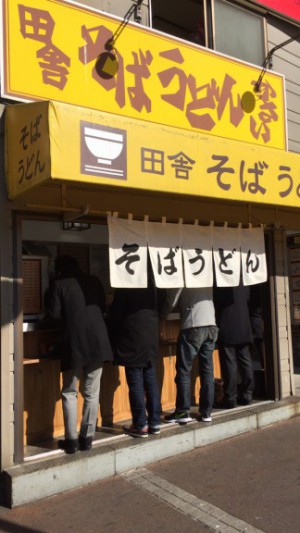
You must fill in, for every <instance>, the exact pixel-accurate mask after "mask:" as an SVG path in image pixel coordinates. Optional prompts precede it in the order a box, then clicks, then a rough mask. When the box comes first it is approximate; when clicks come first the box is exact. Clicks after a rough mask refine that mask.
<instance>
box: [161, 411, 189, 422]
mask: <svg viewBox="0 0 300 533" xmlns="http://www.w3.org/2000/svg"><path fill="white" fill-rule="evenodd" d="M192 420H193V419H192V417H191V416H190V413H187V412H183V413H182V412H179V411H174V413H171V414H170V415H166V416H165V417H164V421H165V422H166V423H167V424H170V423H171V422H176V423H177V424H187V423H188V422H192Z"/></svg>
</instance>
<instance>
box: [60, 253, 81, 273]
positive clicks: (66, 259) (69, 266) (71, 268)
mask: <svg viewBox="0 0 300 533" xmlns="http://www.w3.org/2000/svg"><path fill="white" fill-rule="evenodd" d="M55 271H56V274H60V275H61V276H62V277H75V276H77V275H78V274H79V272H80V267H79V265H78V262H77V259H75V257H71V256H70V255H60V256H58V257H57V258H56V260H55Z"/></svg>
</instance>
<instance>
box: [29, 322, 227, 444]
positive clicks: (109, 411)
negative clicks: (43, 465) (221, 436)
mask: <svg viewBox="0 0 300 533" xmlns="http://www.w3.org/2000/svg"><path fill="white" fill-rule="evenodd" d="M178 329H179V321H178V320H166V321H162V322H161V331H160V335H161V346H160V355H161V357H160V359H159V362H158V369H157V371H158V380H159V385H160V389H161V401H162V409H163V411H165V410H169V409H173V408H174V406H175V398H176V385H175V382H174V379H175V362H176V356H175V353H176V338H177V334H178ZM57 335H58V331H57V330H56V331H55V330H37V331H30V332H25V333H24V356H25V358H24V443H25V444H34V443H37V442H41V441H43V440H48V439H51V438H53V437H58V436H61V435H63V434H64V424H63V415H62V405H61V398H60V391H61V373H60V361H59V360H55V359H50V358H47V357H45V354H46V353H47V352H48V351H49V347H51V346H52V347H53V345H54V344H55V342H56V340H57ZM31 355H32V356H33V357H32V358H30V356H31ZM38 355H40V356H41V357H40V358H39V357H38ZM214 366H215V377H220V365H219V357H218V352H217V351H215V352H214ZM199 389H200V380H199V377H198V368H197V361H195V364H194V368H193V372H192V391H193V394H192V395H193V401H194V402H195V403H197V402H198V398H199ZM78 398H79V401H78V420H80V419H81V412H82V403H83V399H82V396H81V394H80V392H79V396H78ZM130 418H131V413H130V405H129V398H128V387H127V384H126V378H125V371H124V368H123V367H118V366H114V365H113V364H112V363H105V365H104V368H103V375H102V380H101V392H100V406H99V418H98V425H99V426H101V425H109V424H112V423H113V422H119V421H121V420H126V419H130Z"/></svg>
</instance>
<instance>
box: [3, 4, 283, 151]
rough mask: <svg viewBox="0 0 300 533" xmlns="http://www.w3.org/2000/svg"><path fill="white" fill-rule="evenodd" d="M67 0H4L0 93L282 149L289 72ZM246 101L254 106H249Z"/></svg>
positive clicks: (12, 97)
mask: <svg viewBox="0 0 300 533" xmlns="http://www.w3.org/2000/svg"><path fill="white" fill-rule="evenodd" d="M121 23H122V20H121V19H118V18H117V17H113V16H110V15H107V14H104V13H101V12H97V11H95V10H92V9H89V8H87V7H84V6H82V5H79V4H77V5H76V4H72V3H69V2H65V1H63V0H22V2H20V0H2V29H3V31H2V34H3V46H2V50H3V57H2V65H3V68H2V80H1V90H2V96H3V97H8V98H10V99H15V100H21V101H36V100H54V101H60V102H64V103H69V104H73V105H80V106H83V107H88V108H92V109H96V110H99V111H105V112H108V113H113V114H117V115H122V116H125V117H131V118H134V119H141V120H143V121H148V122H152V123H157V124H163V125H167V126H174V127H176V128H181V129H184V130H188V131H193V132H202V133H205V134H210V135H215V136H218V137H225V138H229V139H234V140H239V141H245V142H250V143H253V144H255V145H262V146H268V147H273V148H279V149H286V113H285V99H284V80H283V77H282V76H280V75H278V74H275V73H274V72H267V73H266V75H265V76H264V78H263V82H262V84H261V88H260V91H259V92H258V93H256V92H255V91H254V86H255V83H256V81H257V80H258V78H259V74H260V69H259V68H258V67H255V66H253V65H250V64H247V63H244V62H242V61H238V60H234V59H231V58H229V57H227V56H222V55H221V54H218V53H216V52H213V51H211V50H209V49H206V48H203V47H200V46H198V45H196V44H193V43H188V42H184V41H182V40H180V39H176V38H174V37H171V36H167V35H165V34H162V33H159V32H157V31H155V30H152V29H150V28H147V27H144V26H141V25H139V24H135V23H132V22H130V23H129V24H128V25H127V26H126V27H125V29H123V30H122V32H119V34H118V33H117V35H118V37H117V38H116V39H115V41H114V40H113V37H114V35H116V32H118V29H120V24H121ZM249 102H250V104H249Z"/></svg>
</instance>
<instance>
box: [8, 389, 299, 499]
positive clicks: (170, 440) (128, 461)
mask: <svg viewBox="0 0 300 533" xmlns="http://www.w3.org/2000/svg"><path fill="white" fill-rule="evenodd" d="M299 414H300V397H290V398H288V399H285V400H281V401H279V402H267V403H266V402H263V403H261V404H258V405H256V406H250V407H247V408H244V409H243V410H241V411H239V412H236V413H235V412H230V413H228V412H226V413H219V414H216V415H215V417H214V419H213V422H212V423H209V424H207V423H205V422H197V421H195V422H191V423H190V424H187V425H186V426H178V425H177V424H174V425H172V426H171V425H170V426H168V427H166V428H164V429H163V431H162V432H161V434H160V435H158V436H149V438H148V439H145V440H144V439H136V440H134V439H132V438H131V437H124V439H122V440H121V441H120V440H119V441H118V442H115V443H110V444H105V443H104V444H100V445H96V446H94V447H93V448H92V449H91V450H90V451H88V452H81V453H77V454H74V455H71V456H70V455H65V454H63V455H62V456H59V457H58V456H55V457H49V458H46V459H43V460H35V461H32V462H30V463H29V462H28V463H23V464H21V465H16V466H13V467H12V468H9V469H7V470H6V471H5V472H3V473H2V484H3V487H4V499H5V501H4V505H6V506H8V507H11V508H12V507H17V506H19V505H24V504H26V503H30V502H34V501H37V500H40V499H43V498H46V497H48V496H53V495H55V494H59V493H61V492H65V491H67V490H71V489H75V488H80V487H83V486H85V485H87V484H89V483H93V482H95V481H100V480H103V479H106V478H108V477H112V476H114V475H118V474H122V473H124V472H126V471H129V470H132V469H135V468H140V467H142V466H145V465H147V464H149V463H153V462H155V461H159V460H163V459H166V458H168V457H174V456H176V455H179V454H182V453H185V452H189V451H192V450H194V449H195V448H199V447H202V446H206V445H208V444H212V443H214V442H219V441H221V440H224V439H228V438H231V437H234V436H237V435H241V434H245V433H248V432H250V431H254V430H259V429H261V428H264V427H267V426H270V425H272V424H275V423H278V422H281V421H284V420H288V419H290V418H292V417H294V416H298V415H299ZM141 441H142V442H141Z"/></svg>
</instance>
